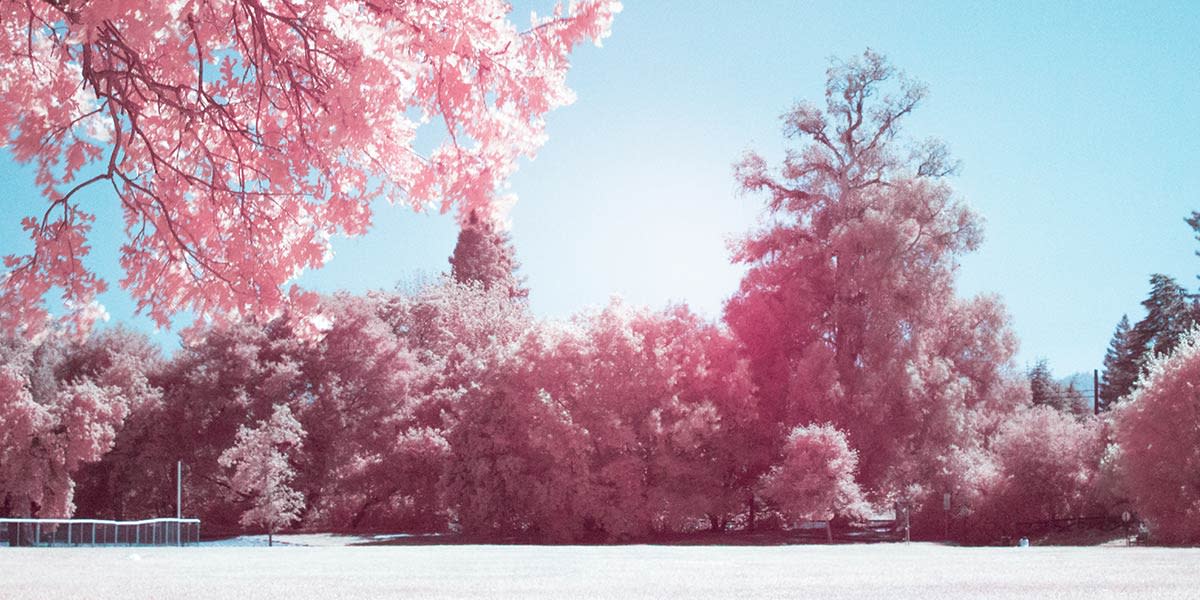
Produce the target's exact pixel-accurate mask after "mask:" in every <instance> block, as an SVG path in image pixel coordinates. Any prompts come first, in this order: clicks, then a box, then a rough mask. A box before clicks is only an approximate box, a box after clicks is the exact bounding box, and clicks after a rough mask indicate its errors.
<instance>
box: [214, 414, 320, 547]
mask: <svg viewBox="0 0 1200 600" xmlns="http://www.w3.org/2000/svg"><path fill="white" fill-rule="evenodd" d="M303 437H304V429H303V428H301V427H300V423H299V422H297V421H296V419H295V417H293V416H292V411H291V410H289V409H288V407H287V405H285V404H277V405H275V408H274V410H273V411H272V413H271V418H270V420H268V421H262V422H260V423H259V424H258V426H256V427H254V428H253V429H250V428H247V427H242V428H241V429H240V430H238V435H237V442H236V443H235V444H234V446H233V447H232V448H229V449H228V450H226V451H225V452H223V453H222V454H221V457H220V459H219V460H218V462H219V463H220V464H221V466H222V467H226V468H232V469H233V475H232V476H230V478H229V484H230V489H231V490H232V491H233V492H234V493H235V494H238V495H240V496H241V497H242V498H245V499H247V500H248V501H249V504H250V506H249V508H247V509H246V511H245V512H243V513H242V516H241V519H240V521H241V523H242V525H246V526H260V527H263V528H265V529H266V530H267V531H268V532H275V531H277V530H279V529H281V528H283V527H287V526H289V525H291V524H292V523H293V522H295V521H296V519H298V518H299V517H300V511H301V510H302V509H303V508H304V494H302V493H300V492H299V491H297V490H295V489H292V487H291V486H290V484H291V481H292V479H293V478H294V477H295V469H294V468H293V467H292V465H291V463H290V459H291V456H292V455H293V454H294V453H295V452H296V451H298V450H299V449H300V446H301V440H302V439H303Z"/></svg>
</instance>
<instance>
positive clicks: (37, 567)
mask: <svg viewBox="0 0 1200 600" xmlns="http://www.w3.org/2000/svg"><path fill="white" fill-rule="evenodd" d="M665 597H679V598H733V597H738V598H746V597H758V598H872V599H875V598H967V597H971V598H1030V597H1044V598H1056V599H1061V598H1080V599H1084V598H1086V599H1089V600H1091V599H1098V598H1156V599H1159V598H1180V599H1183V598H1188V599H1195V598H1198V597H1200V549H1168V548H1121V547H1118V548H1114V547H1040V548H1039V547H1033V548H958V547H948V546H939V545H933V544H917V543H914V544H910V545H904V544H876V545H833V546H824V545H797V546H476V545H444V546H439V545H421V546H371V547H354V546H340V547H339V546H313V547H294V546H292V547H289V546H283V547H278V546H277V547H274V548H264V547H229V546H225V547H218V546H201V547H191V548H0V598H213V599H222V600H225V599H234V598H271V599H280V600H283V599H287V600H295V599H304V598H321V599H327V598H423V599H424V598H665Z"/></svg>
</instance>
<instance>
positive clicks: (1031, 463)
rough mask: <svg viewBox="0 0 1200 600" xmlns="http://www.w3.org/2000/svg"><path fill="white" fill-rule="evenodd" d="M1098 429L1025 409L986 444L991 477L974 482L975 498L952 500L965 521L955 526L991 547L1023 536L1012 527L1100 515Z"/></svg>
mask: <svg viewBox="0 0 1200 600" xmlns="http://www.w3.org/2000/svg"><path fill="white" fill-rule="evenodd" d="M1105 444H1106V435H1105V431H1104V427H1103V424H1102V423H1101V422H1100V421H1099V420H1097V419H1095V418H1094V417H1092V416H1090V415H1088V416H1086V417H1084V418H1083V419H1082V420H1081V419H1077V418H1076V417H1075V416H1074V415H1072V414H1070V413H1064V412H1062V411H1059V410H1056V409H1054V408H1052V407H1049V406H1028V407H1025V408H1022V409H1021V410H1019V411H1017V412H1016V413H1015V414H1013V415H1011V416H1010V417H1009V418H1008V419H1007V420H1006V421H1005V422H1004V424H1003V425H1001V426H1000V428H999V430H998V431H997V433H996V435H995V436H994V437H993V438H992V439H991V451H992V459H993V461H994V463H993V464H994V471H992V472H991V473H990V474H987V475H988V476H986V477H979V478H977V479H976V480H975V481H976V483H977V485H979V486H980V488H982V492H983V493H981V494H979V495H978V496H977V497H975V498H964V499H956V505H959V504H962V505H966V508H967V509H968V511H967V512H966V513H963V512H962V511H958V512H959V516H963V517H966V516H969V518H965V519H963V520H962V521H960V522H957V523H956V527H957V528H963V529H964V531H963V532H962V535H963V536H964V537H965V538H966V539H970V540H974V541H980V542H992V541H995V540H996V539H997V538H999V537H1000V535H1004V534H1015V535H1022V534H1028V533H1029V532H1028V531H1021V530H1018V529H1014V528H1015V527H1016V524H1017V523H1020V522H1030V521H1045V520H1051V519H1062V518H1068V517H1088V516H1096V515H1103V514H1104V512H1103V508H1104V507H1099V506H1096V500H1097V494H1098V490H1097V481H1098V477H1099V468H1100V460H1101V458H1102V457H1103V455H1104V447H1105Z"/></svg>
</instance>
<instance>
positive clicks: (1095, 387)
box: [1092, 369, 1100, 416]
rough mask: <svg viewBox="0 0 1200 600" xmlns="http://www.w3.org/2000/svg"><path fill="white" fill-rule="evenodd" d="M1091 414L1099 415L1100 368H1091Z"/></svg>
mask: <svg viewBox="0 0 1200 600" xmlns="http://www.w3.org/2000/svg"><path fill="white" fill-rule="evenodd" d="M1092 414H1095V415H1097V416H1099V415H1100V369H1092Z"/></svg>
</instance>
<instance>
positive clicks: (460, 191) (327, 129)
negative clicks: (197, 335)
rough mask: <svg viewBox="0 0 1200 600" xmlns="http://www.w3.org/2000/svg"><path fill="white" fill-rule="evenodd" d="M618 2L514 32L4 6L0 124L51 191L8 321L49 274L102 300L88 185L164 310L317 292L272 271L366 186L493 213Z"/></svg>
mask: <svg viewBox="0 0 1200 600" xmlns="http://www.w3.org/2000/svg"><path fill="white" fill-rule="evenodd" d="M620 8H621V7H620V4H619V3H618V2H616V1H615V0H589V1H585V2H579V3H572V10H571V13H570V14H567V13H566V12H565V11H564V10H563V9H562V8H561V7H559V8H557V9H556V10H555V11H554V14H553V15H552V16H550V17H549V18H536V17H535V18H534V19H533V21H532V23H531V25H530V28H529V29H527V30H525V31H518V29H517V28H516V27H514V26H513V24H511V23H510V22H509V21H508V20H507V18H506V13H507V12H508V10H509V6H508V5H507V4H506V3H505V2H503V1H502V0H454V1H451V2H407V1H398V0H385V1H382V2H358V1H351V0H317V1H308V2H300V1H296V0H284V1H281V2H262V1H259V0H182V1H180V2H171V3H164V2H150V1H145V0H127V1H121V2H77V1H67V2H36V1H32V0H30V1H11V2H4V3H3V4H0V23H2V24H3V25H0V57H2V58H0V67H2V68H0V90H3V91H2V92H0V115H3V116H2V117H0V133H2V134H3V139H4V142H5V145H6V146H7V147H8V148H9V149H10V150H11V151H12V153H13V155H14V156H15V158H16V159H17V160H18V161H21V162H33V163H35V165H36V167H37V183H38V185H39V186H41V187H42V189H43V195H44V196H45V199H46V201H47V203H48V205H47V207H46V210H45V212H44V213H43V214H41V215H38V216H36V217H35V216H30V217H26V218H25V219H24V220H23V221H22V223H23V226H24V228H25V230H26V231H27V232H28V233H29V236H30V240H31V242H32V246H33V249H32V252H30V253H29V254H26V255H23V256H18V255H13V256H8V257H5V259H4V264H5V267H6V268H7V272H6V273H5V274H4V275H3V278H2V279H0V326H3V327H4V328H5V329H8V330H10V331H11V330H17V329H20V330H26V331H28V332H36V331H38V330H40V329H41V328H43V327H44V326H45V325H46V323H47V321H48V318H49V315H48V313H47V311H46V308H45V305H44V304H43V301H42V299H43V297H44V296H45V295H46V294H47V293H48V292H49V291H50V290H51V289H52V288H54V287H58V288H61V290H62V297H63V300H64V301H65V303H66V304H67V306H68V307H69V308H70V309H71V311H70V321H71V323H72V324H73V325H74V326H75V327H76V328H77V329H79V330H86V329H87V328H88V327H89V326H90V325H91V323H92V321H93V320H94V319H95V318H96V317H97V316H98V315H99V314H101V312H102V309H101V308H100V307H99V306H98V305H97V304H96V295H97V294H98V293H100V292H102V291H103V290H104V289H105V287H106V285H107V284H106V282H105V281H103V280H101V279H100V278H98V277H97V276H96V275H95V273H93V272H92V271H91V270H89V269H88V267H87V266H86V265H85V264H84V259H85V258H86V257H87V255H88V252H89V245H88V236H89V233H90V229H91V223H92V221H93V217H92V215H91V214H89V212H88V211H86V210H85V209H84V208H83V207H82V206H80V204H79V201H78V196H77V195H76V194H78V192H79V191H80V190H82V189H84V188H88V187H91V186H96V185H103V186H106V187H110V188H111V189H112V191H113V193H115V195H116V196H117V198H118V199H119V201H120V203H121V206H122V208H123V210H124V215H125V224H126V233H127V235H128V238H129V239H128V242H127V243H126V245H124V246H123V247H122V258H121V263H122V267H123V268H124V270H125V278H124V279H123V280H122V281H121V284H122V286H124V287H125V288H127V289H128V290H129V291H130V293H131V294H132V295H133V296H134V298H135V299H136V300H137V302H138V306H139V309H141V310H144V311H146V312H148V313H149V315H150V316H151V317H153V318H154V319H155V320H156V321H157V322H158V323H160V324H163V325H166V324H168V323H169V318H170V316H171V315H172V314H174V313H176V312H177V311H180V310H185V309H186V310H191V311H193V312H194V313H195V314H197V315H201V316H207V315H215V314H221V313H240V314H245V313H250V314H255V315H259V316H262V315H274V314H278V313H279V311H280V309H281V308H283V307H284V306H289V305H290V306H292V307H293V308H296V309H300V310H303V309H306V308H311V307H312V304H313V303H314V302H315V299H313V298H311V297H309V296H306V295H305V294H303V293H302V292H301V291H300V290H298V289H297V288H296V287H294V286H293V287H291V288H290V289H287V290H285V289H284V286H285V285H286V283H287V282H288V281H289V280H291V279H293V278H294V277H295V276H296V275H297V274H298V273H299V272H300V271H301V270H303V269H306V268H315V267H319V266H321V265H322V264H324V263H325V262H326V261H327V260H328V259H329V257H330V245H329V239H330V237H331V236H333V235H339V234H345V235H359V234H362V233H363V232H365V231H366V229H367V228H368V226H369V223H370V217H371V213H370V204H371V202H372V201H374V200H377V199H384V198H386V199H388V200H391V201H393V202H401V203H404V204H407V205H410V206H412V207H414V208H416V209H425V208H428V207H436V208H438V209H440V210H442V211H447V210H449V209H450V208H452V207H453V206H458V207H459V208H460V209H461V210H460V214H461V215H464V216H465V215H468V214H471V213H473V212H474V213H479V214H480V215H483V216H486V217H489V218H491V217H494V216H496V215H497V214H498V213H500V212H502V210H503V209H502V206H503V205H504V204H505V202H504V201H500V200H510V199H498V198H497V197H496V194H495V190H497V189H498V188H500V187H501V186H502V184H503V182H504V181H505V180H506V179H507V178H508V177H509V175H510V174H511V173H512V172H513V171H514V170H515V168H516V162H517V159H518V157H520V156H532V155H533V154H534V153H535V152H536V151H537V149H538V148H539V147H540V145H541V144H542V142H543V141H544V139H545V127H544V120H543V118H544V115H545V114H546V113H547V112H548V111H549V110H551V109H553V108H555V107H557V106H561V105H564V104H567V103H569V102H571V101H572V99H573V96H572V94H571V92H570V90H569V89H568V88H567V87H566V85H565V75H566V71H567V68H568V56H569V53H570V51H571V49H572V48H573V47H574V46H575V45H576V44H578V43H580V42H582V41H584V40H589V39H590V40H595V41H596V42H599V40H600V39H602V38H603V37H605V36H606V35H608V31H609V26H610V24H611V21H612V17H613V14H614V13H616V12H618V11H619V10H620ZM426 123H430V124H432V125H433V127H432V128H423V127H422V126H423V125H424V124H426ZM430 129H432V130H433V131H435V134H434V135H433V136H429V135H428V132H429V131H430ZM439 130H440V134H438V133H436V132H437V131H439ZM418 142H419V145H421V146H423V147H424V146H429V147H432V148H433V150H432V151H431V152H429V153H428V154H427V155H421V154H420V153H418V152H417V151H416V150H415V147H416V146H417V145H418Z"/></svg>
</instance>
